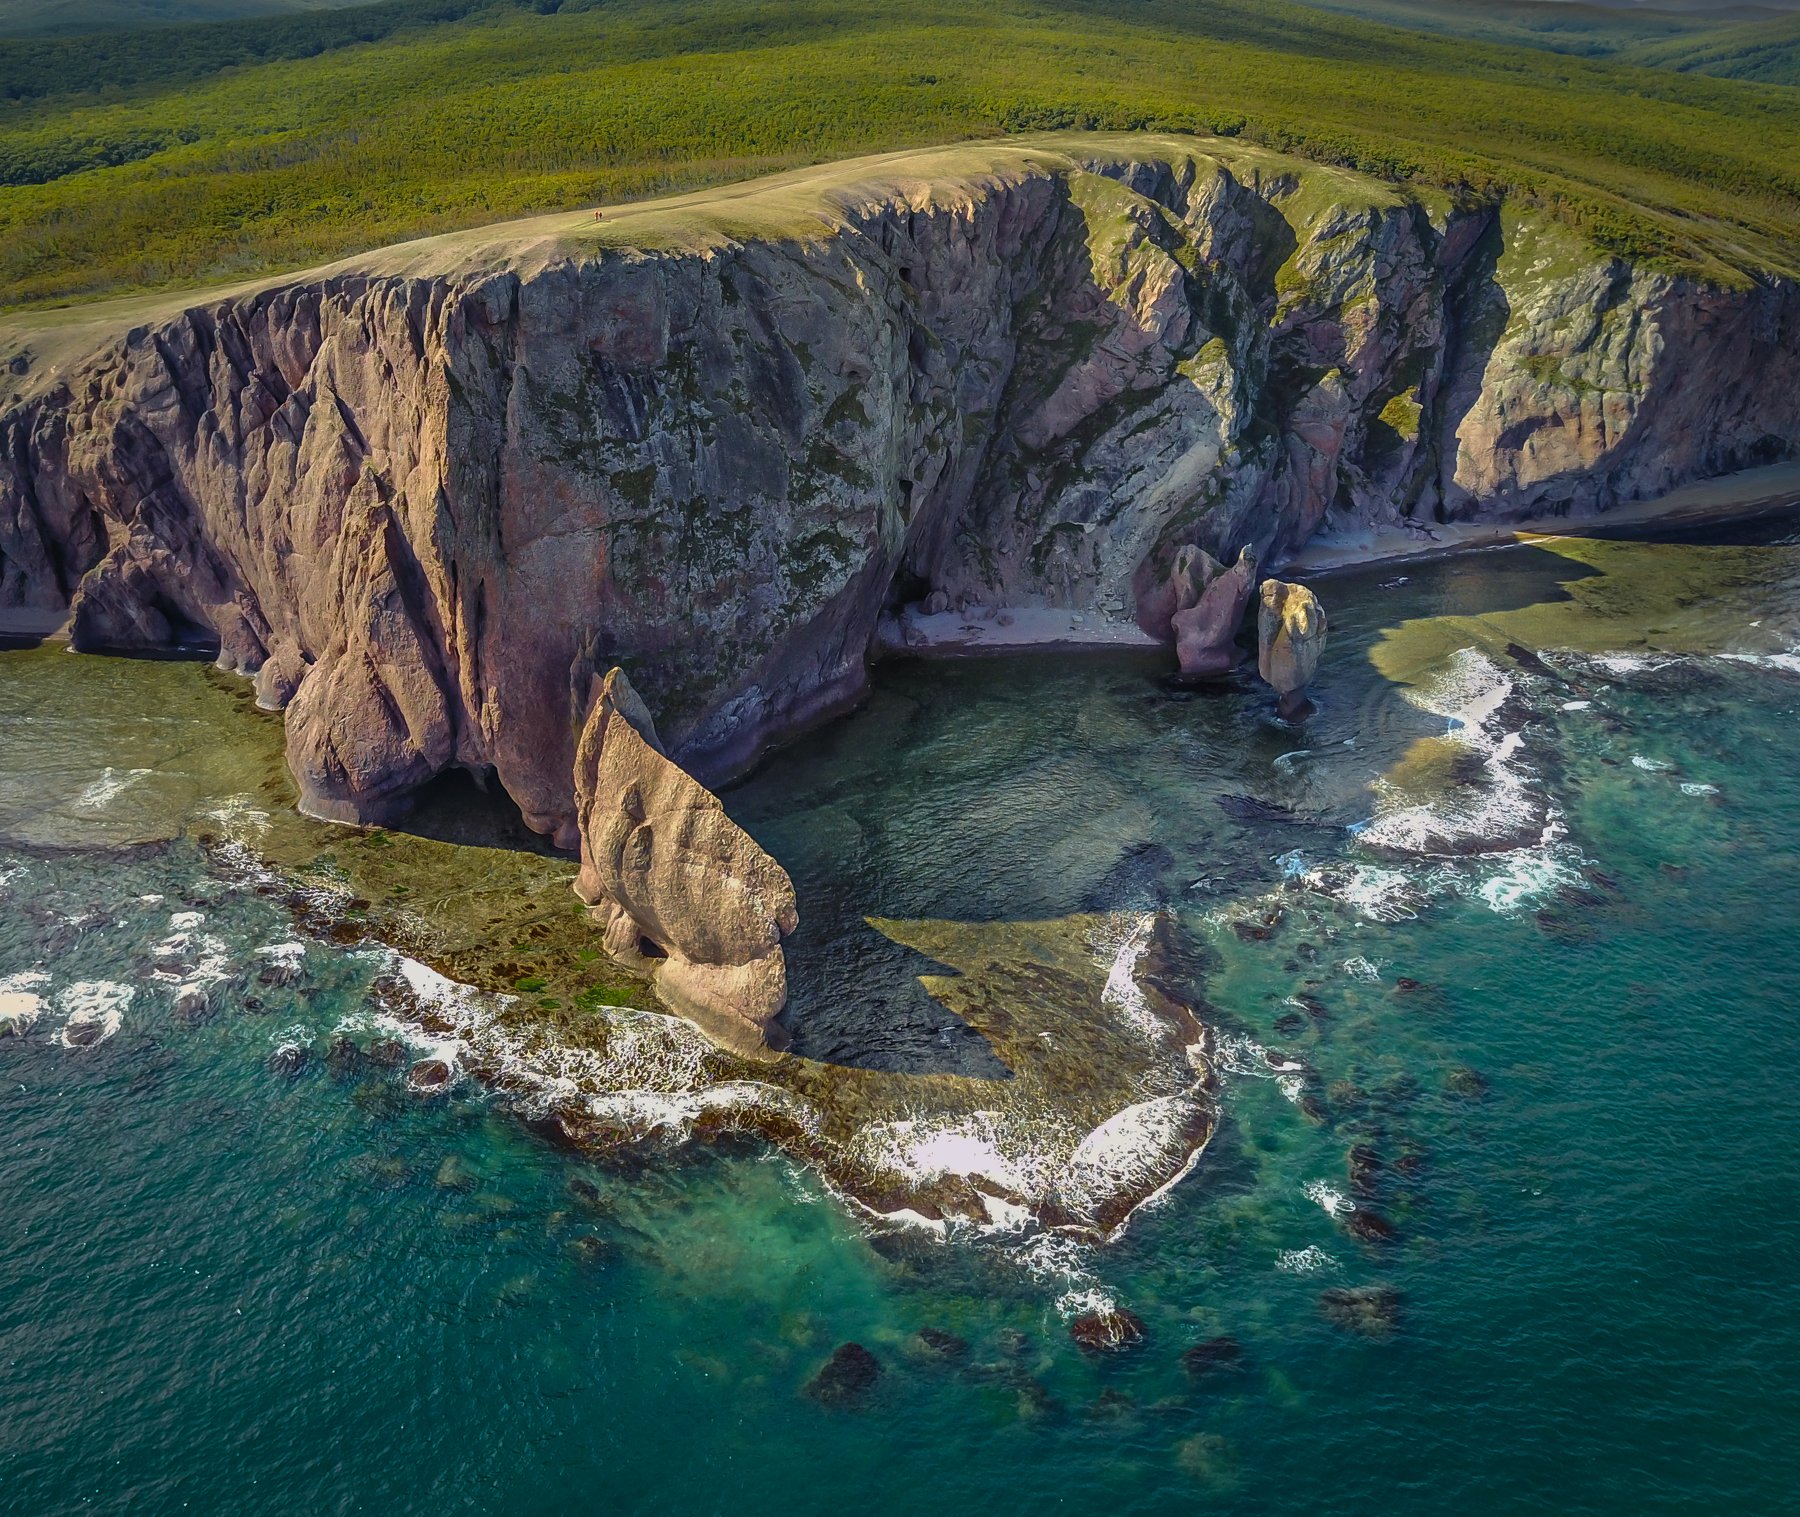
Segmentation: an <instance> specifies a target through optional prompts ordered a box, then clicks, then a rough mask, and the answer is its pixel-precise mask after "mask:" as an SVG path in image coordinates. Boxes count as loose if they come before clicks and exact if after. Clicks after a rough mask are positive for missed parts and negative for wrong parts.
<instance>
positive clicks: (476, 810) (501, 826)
mask: <svg viewBox="0 0 1800 1517" xmlns="http://www.w3.org/2000/svg"><path fill="white" fill-rule="evenodd" d="M395 825H396V829H397V830H398V831H401V832H410V833H412V834H414V835H415V836H417V837H424V838H431V839H433V840H434V841H436V842H440V843H456V844H461V845H464V846H470V847H477V848H503V849H506V850H508V851H509V852H513V853H539V854H543V855H545V856H546V857H553V858H564V857H567V856H568V855H566V854H564V853H563V852H562V850H560V849H558V848H557V847H556V845H555V844H554V843H553V842H551V840H550V839H549V838H547V837H544V836H543V835H542V834H540V833H536V832H533V831H532V830H531V828H530V827H528V826H526V825H525V817H524V813H523V812H521V811H520V810H519V805H518V802H516V801H515V800H514V799H513V798H512V797H511V796H510V795H508V794H507V792H506V787H505V786H504V785H501V784H498V783H495V781H494V772H493V770H492V769H491V768H483V769H482V770H480V771H479V772H473V771H471V770H469V769H465V768H461V767H457V768H453V769H446V770H445V771H444V772H443V773H442V774H440V775H438V776H437V777H436V778H434V779H431V780H427V781H426V782H425V784H423V785H422V786H420V787H419V789H418V791H417V792H416V794H415V796H414V799H413V808H412V810H411V811H410V812H409V813H408V814H407V815H406V816H405V817H404V818H403V819H402V820H401V821H399V822H398V823H396V824H395Z"/></svg>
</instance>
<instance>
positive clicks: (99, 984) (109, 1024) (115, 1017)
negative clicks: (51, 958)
mask: <svg viewBox="0 0 1800 1517" xmlns="http://www.w3.org/2000/svg"><path fill="white" fill-rule="evenodd" d="M134 994H135V992H134V991H133V989H132V987H131V986H129V985H121V984H119V983H118V982H117V981H116V980H77V981H76V982H75V983H74V984H72V985H66V986H64V987H63V989H62V990H61V991H59V992H58V993H57V997H56V1003H57V1005H58V1006H60V1007H61V1008H62V1009H63V1011H64V1012H66V1013H67V1020H66V1021H65V1022H64V1023H63V1034H62V1041H63V1044H64V1046H65V1047H68V1048H79V1047H91V1046H92V1045H93V1044H94V1043H104V1042H105V1041H106V1040H107V1039H108V1038H110V1037H111V1036H112V1035H113V1034H114V1033H116V1032H117V1031H118V1030H119V1028H120V1027H121V1026H122V1025H123V1023H124V1020H125V1012H126V1011H127V1010H129V1009H130V1006H131V1002H132V997H133V996H134ZM96 1028H97V1029H98V1030H99V1031H98V1036H93V1035H92V1034H93V1032H94V1029H96Z"/></svg>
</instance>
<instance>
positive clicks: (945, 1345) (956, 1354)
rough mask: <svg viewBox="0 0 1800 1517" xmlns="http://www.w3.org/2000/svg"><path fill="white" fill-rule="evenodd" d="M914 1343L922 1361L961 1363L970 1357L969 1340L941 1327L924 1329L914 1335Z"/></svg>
mask: <svg viewBox="0 0 1800 1517" xmlns="http://www.w3.org/2000/svg"><path fill="white" fill-rule="evenodd" d="M913 1343H914V1345H915V1347H916V1348H917V1351H918V1356H919V1357H920V1358H921V1359H929V1360H934V1361H936V1362H938V1363H943V1364H950V1363H960V1362H961V1361H962V1360H964V1359H967V1358H968V1357H969V1340H968V1339H967V1338H962V1337H958V1336H957V1335H956V1334H955V1333H948V1332H945V1331H944V1330H943V1329H942V1328H941V1327H922V1328H920V1329H919V1330H918V1332H917V1333H915V1334H914V1335H913Z"/></svg>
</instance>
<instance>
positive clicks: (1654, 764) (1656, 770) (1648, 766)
mask: <svg viewBox="0 0 1800 1517" xmlns="http://www.w3.org/2000/svg"><path fill="white" fill-rule="evenodd" d="M1631 767H1632V768H1633V769H1642V770H1643V771H1644V772H1645V773H1646V774H1662V773H1664V772H1665V771H1667V770H1670V769H1673V768H1674V767H1675V766H1674V765H1673V764H1667V763H1664V762H1663V761H1662V760H1661V759H1653V758H1645V757H1644V756H1643V754H1641V753H1634V754H1632V756H1631Z"/></svg>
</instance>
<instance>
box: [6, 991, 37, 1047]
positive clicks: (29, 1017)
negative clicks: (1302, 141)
mask: <svg viewBox="0 0 1800 1517" xmlns="http://www.w3.org/2000/svg"><path fill="white" fill-rule="evenodd" d="M43 1014H44V1003H43V1000H42V998H41V997H39V996H38V995H36V994H35V993H34V992H32V991H29V990H9V989H7V988H5V986H4V984H0V1038H22V1037H24V1036H25V1034H26V1033H28V1032H30V1031H31V1029H32V1028H33V1027H34V1026H36V1025H37V1020H38V1018H39V1017H41V1016H43Z"/></svg>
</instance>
